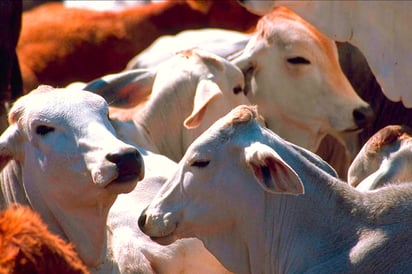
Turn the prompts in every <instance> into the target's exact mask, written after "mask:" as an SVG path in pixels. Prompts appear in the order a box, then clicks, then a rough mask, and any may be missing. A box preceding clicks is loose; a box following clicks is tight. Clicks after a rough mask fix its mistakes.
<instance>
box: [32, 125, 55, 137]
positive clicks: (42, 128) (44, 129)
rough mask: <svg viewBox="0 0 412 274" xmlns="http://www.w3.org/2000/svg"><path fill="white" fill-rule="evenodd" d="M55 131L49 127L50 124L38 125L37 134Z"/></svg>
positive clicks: (42, 134)
mask: <svg viewBox="0 0 412 274" xmlns="http://www.w3.org/2000/svg"><path fill="white" fill-rule="evenodd" d="M53 131H54V128H53V127H49V126H44V125H41V126H37V127H36V134H38V135H41V136H44V135H46V134H47V133H49V132H53Z"/></svg>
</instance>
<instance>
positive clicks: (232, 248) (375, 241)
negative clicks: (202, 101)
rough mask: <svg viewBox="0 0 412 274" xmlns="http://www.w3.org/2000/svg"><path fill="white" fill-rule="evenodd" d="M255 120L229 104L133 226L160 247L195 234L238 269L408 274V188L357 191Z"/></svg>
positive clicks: (411, 192)
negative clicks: (225, 112) (226, 110)
mask: <svg viewBox="0 0 412 274" xmlns="http://www.w3.org/2000/svg"><path fill="white" fill-rule="evenodd" d="M256 116H257V113H256V111H255V110H254V109H252V108H250V107H245V106H242V107H238V108H236V109H235V110H233V111H232V112H231V113H230V114H228V115H227V116H225V117H224V118H222V119H220V120H219V121H217V122H216V123H215V124H214V125H213V126H212V127H211V128H210V129H208V130H207V131H206V132H204V133H203V134H202V135H201V136H199V138H198V139H196V140H195V141H194V142H193V144H192V145H191V146H190V147H189V148H188V150H187V152H186V154H185V156H184V157H183V159H182V160H181V161H180V162H179V164H178V168H177V170H176V172H175V174H174V175H173V176H172V177H171V178H170V179H169V180H167V181H166V183H165V184H164V186H163V187H162V188H161V189H160V190H159V192H158V193H157V195H156V196H155V198H154V199H153V200H152V202H151V203H150V205H149V206H148V207H147V208H146V209H145V210H144V211H143V213H142V215H141V217H140V219H139V226H140V227H141V229H142V230H143V231H144V232H145V233H146V234H147V235H150V236H151V237H152V238H153V239H155V240H156V241H158V242H159V243H162V244H165V245H167V244H171V243H173V242H174V241H176V240H177V239H182V238H186V237H193V236H195V237H197V238H199V239H201V240H202V241H203V243H204V244H205V246H206V247H207V248H208V249H209V250H210V251H211V252H212V254H214V255H215V256H216V258H217V259H218V260H219V261H220V262H221V263H222V264H223V265H224V266H226V267H227V268H228V269H229V270H231V271H232V272H234V273H238V274H246V273H252V274H256V273H263V274H273V273H401V272H408V271H409V269H410V268H411V266H412V258H411V256H410V252H411V251H412V248H411V245H410V243H411V242H412V241H411V236H412V235H411V231H410V229H409V227H410V225H411V224H412V222H411V220H412V203H411V199H412V189H411V188H410V187H408V185H407V184H402V185H393V186H391V187H390V188H388V187H387V188H385V189H381V190H377V191H376V192H365V193H362V192H359V191H357V190H356V189H354V188H352V187H350V186H349V185H348V184H346V183H344V182H342V181H339V180H338V179H336V178H334V177H333V176H330V175H329V174H327V173H326V172H324V169H323V168H319V164H320V163H321V162H322V160H320V159H319V158H316V157H315V155H313V156H314V157H313V158H312V159H310V158H307V157H304V156H303V155H302V154H301V153H299V151H297V150H296V149H295V147H294V146H293V145H292V144H291V143H288V142H286V141H285V140H283V139H282V138H280V137H279V136H278V135H276V134H275V133H273V132H271V131H270V130H268V129H266V128H264V127H262V126H261V125H260V124H259V123H258V122H257V121H256ZM309 154H310V153H309ZM324 164H325V163H324ZM325 165H326V164H325ZM382 258H385V259H382Z"/></svg>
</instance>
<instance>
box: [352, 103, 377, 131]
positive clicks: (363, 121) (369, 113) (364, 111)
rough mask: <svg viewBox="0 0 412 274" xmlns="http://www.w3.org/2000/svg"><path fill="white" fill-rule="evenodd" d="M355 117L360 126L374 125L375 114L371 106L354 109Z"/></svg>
mask: <svg viewBox="0 0 412 274" xmlns="http://www.w3.org/2000/svg"><path fill="white" fill-rule="evenodd" d="M353 118H354V120H355V123H356V125H357V126H358V127H359V128H365V127H369V126H371V125H372V123H373V121H374V120H375V114H374V113H373V110H372V108H371V107H370V106H367V107H360V108H357V109H355V110H354V111H353Z"/></svg>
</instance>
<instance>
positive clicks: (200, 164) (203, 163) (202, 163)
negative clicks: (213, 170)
mask: <svg viewBox="0 0 412 274" xmlns="http://www.w3.org/2000/svg"><path fill="white" fill-rule="evenodd" d="M209 163H210V161H209V160H197V161H194V162H193V163H192V164H191V165H190V166H194V167H206V166H207V165H209Z"/></svg>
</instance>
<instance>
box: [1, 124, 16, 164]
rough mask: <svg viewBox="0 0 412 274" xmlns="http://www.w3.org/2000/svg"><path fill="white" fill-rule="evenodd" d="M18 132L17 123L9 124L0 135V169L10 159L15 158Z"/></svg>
mask: <svg viewBox="0 0 412 274" xmlns="http://www.w3.org/2000/svg"><path fill="white" fill-rule="evenodd" d="M18 132H19V131H18V128H17V125H11V126H9V127H8V128H7V129H6V130H5V131H4V132H3V133H2V134H1V136H0V170H2V169H3V168H4V167H5V166H6V164H7V163H8V162H9V161H10V160H11V159H15V158H16V154H17V151H16V147H17V146H16V143H17V139H18V136H19V134H18Z"/></svg>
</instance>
